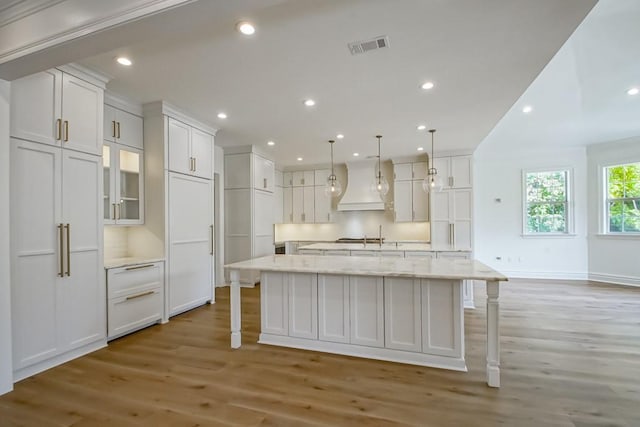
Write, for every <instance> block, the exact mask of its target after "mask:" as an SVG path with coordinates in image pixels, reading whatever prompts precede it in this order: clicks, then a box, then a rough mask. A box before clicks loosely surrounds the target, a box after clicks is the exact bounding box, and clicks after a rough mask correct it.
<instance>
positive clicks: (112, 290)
mask: <svg viewBox="0 0 640 427" xmlns="http://www.w3.org/2000/svg"><path fill="white" fill-rule="evenodd" d="M163 275H164V268H163V263H161V262H155V263H153V262H152V263H147V264H139V265H132V266H128V267H120V268H112V269H109V270H108V272H107V298H108V299H112V298H119V297H123V296H128V295H131V294H135V293H138V292H140V291H141V290H144V289H149V288H154V287H161V286H162V283H163V282H164V277H163Z"/></svg>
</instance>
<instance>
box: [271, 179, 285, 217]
mask: <svg viewBox="0 0 640 427" xmlns="http://www.w3.org/2000/svg"><path fill="white" fill-rule="evenodd" d="M273 195H274V199H273V203H274V205H273V213H274V216H275V218H274V219H275V223H276V224H282V223H284V222H288V221H287V220H285V216H284V189H283V188H282V187H280V186H277V187H275V191H274V193H273Z"/></svg>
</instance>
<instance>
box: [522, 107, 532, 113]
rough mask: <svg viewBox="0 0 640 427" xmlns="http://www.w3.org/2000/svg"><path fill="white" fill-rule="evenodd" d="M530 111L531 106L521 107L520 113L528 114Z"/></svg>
mask: <svg viewBox="0 0 640 427" xmlns="http://www.w3.org/2000/svg"><path fill="white" fill-rule="evenodd" d="M532 111H533V107H532V106H531V105H525V106H524V107H522V112H523V113H525V114H529V113H530V112H532Z"/></svg>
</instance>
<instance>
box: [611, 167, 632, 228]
mask: <svg viewBox="0 0 640 427" xmlns="http://www.w3.org/2000/svg"><path fill="white" fill-rule="evenodd" d="M604 172H605V173H604V176H605V179H606V183H605V189H606V206H605V209H606V213H607V216H606V218H607V221H606V222H607V224H606V227H607V230H606V231H607V232H608V233H640V163H629V164H626V165H616V166H609V167H606V168H605V171H604Z"/></svg>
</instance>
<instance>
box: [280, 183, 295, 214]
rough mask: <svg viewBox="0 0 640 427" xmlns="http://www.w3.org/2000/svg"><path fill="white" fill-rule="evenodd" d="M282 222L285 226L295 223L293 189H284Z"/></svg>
mask: <svg viewBox="0 0 640 427" xmlns="http://www.w3.org/2000/svg"><path fill="white" fill-rule="evenodd" d="M285 179H286V178H285ZM282 222H283V223H285V224H288V223H292V222H294V221H293V187H283V188H282Z"/></svg>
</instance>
